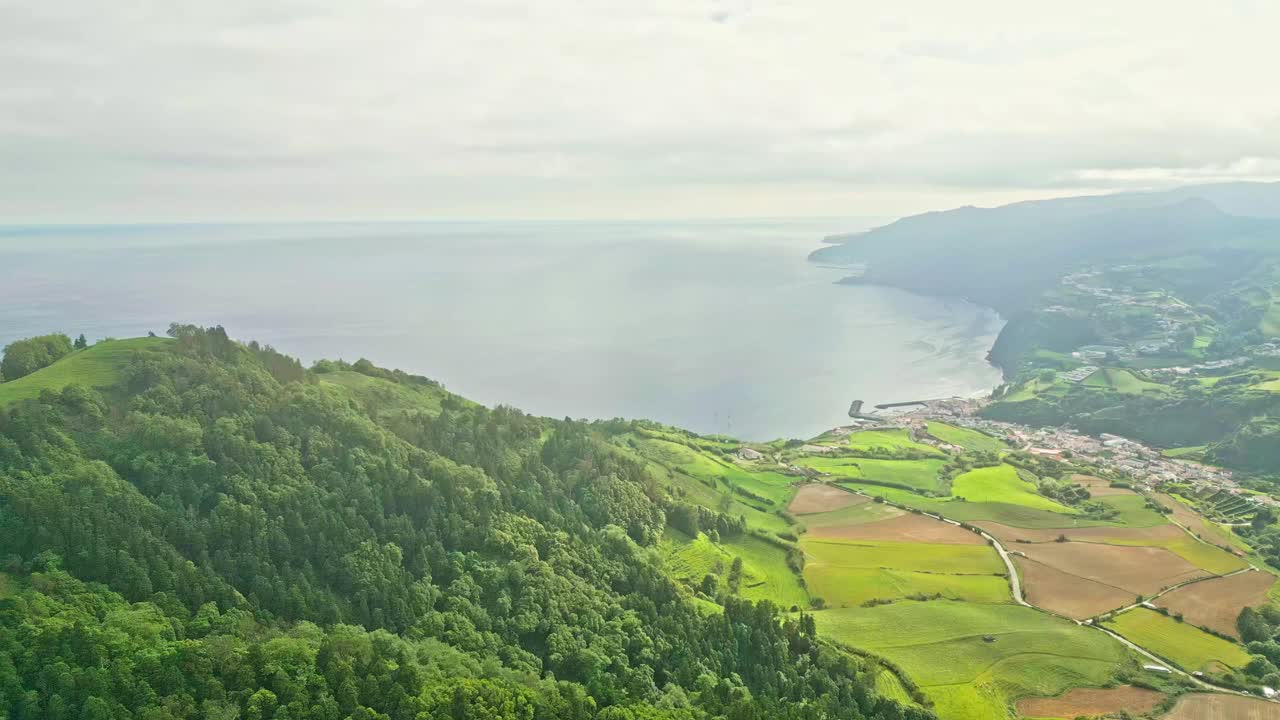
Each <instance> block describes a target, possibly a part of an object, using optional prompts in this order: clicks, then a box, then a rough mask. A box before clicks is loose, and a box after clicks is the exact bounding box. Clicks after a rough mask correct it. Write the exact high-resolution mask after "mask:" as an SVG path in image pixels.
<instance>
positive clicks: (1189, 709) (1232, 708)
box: [1163, 693, 1280, 720]
mask: <svg viewBox="0 0 1280 720" xmlns="http://www.w3.org/2000/svg"><path fill="white" fill-rule="evenodd" d="M1163 720H1280V703H1273V702H1268V701H1266V700H1261V699H1257V698H1247V697H1240V696H1239V695H1216V694H1208V693H1193V694H1190V695H1183V696H1182V697H1180V698H1178V704H1177V705H1174V706H1173V710H1170V711H1169V714H1168V715H1165V716H1164V718H1163Z"/></svg>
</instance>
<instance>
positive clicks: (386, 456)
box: [0, 326, 933, 720]
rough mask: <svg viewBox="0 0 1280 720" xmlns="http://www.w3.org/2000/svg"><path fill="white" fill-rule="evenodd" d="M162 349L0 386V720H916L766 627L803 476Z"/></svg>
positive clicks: (805, 639) (853, 668)
mask: <svg viewBox="0 0 1280 720" xmlns="http://www.w3.org/2000/svg"><path fill="white" fill-rule="evenodd" d="M171 332H172V334H173V335H174V339H172V340H168V339H144V340H134V341H111V342H103V343H99V344H98V345H96V346H93V347H91V348H89V349H87V350H84V351H81V352H79V353H76V354H73V355H70V356H67V357H65V358H64V359H62V360H60V361H58V362H57V363H55V364H53V365H51V366H49V367H47V368H44V369H42V370H39V371H37V372H35V373H33V374H31V375H29V376H27V377H24V378H21V379H19V380H17V381H14V382H13V383H6V384H5V385H3V386H0V388H3V392H4V393H5V396H4V397H5V400H4V402H3V403H0V548H3V553H0V555H2V556H3V558H4V567H3V573H2V574H0V716H4V717H8V718H22V719H27V718H81V717H83V718H110V719H112V720H116V719H119V720H124V719H126V718H127V719H133V718H137V719H139V720H144V719H145V720H176V719H182V720H188V719H189V720H196V719H197V718H227V719H230V718H246V719H249V718H252V719H253V720H265V719H267V718H270V719H272V720H285V719H288V720H423V719H425V718H445V717H453V718H480V717H483V718H493V719H494V720H508V719H510V720H517V719H519V720H539V719H545V720H552V719H555V720H559V719H561V718H564V719H567V720H631V719H635V720H641V719H643V720H702V719H703V718H705V719H707V720H710V719H712V718H721V717H735V718H760V719H761V720H763V718H788V719H793V720H816V719H817V718H832V719H843V720H859V719H864V718H867V719H879V718H884V719H886V720H890V719H891V720H926V719H927V718H931V717H933V716H932V715H931V714H930V713H929V712H928V711H927V710H925V709H923V708H921V707H918V706H911V707H903V706H900V705H899V704H898V702H897V700H903V701H910V699H911V698H910V697H909V696H908V694H907V693H906V692H905V691H904V689H903V687H902V686H901V685H900V684H897V683H894V682H888V681H886V680H885V679H884V678H883V675H884V673H885V672H886V669H885V667H884V666H883V665H882V664H880V663H879V662H878V661H876V660H874V659H872V658H867V657H863V656H859V655H853V654H849V653H846V652H845V651H844V650H841V649H838V648H837V647H835V646H833V645H831V644H829V643H826V642H823V641H820V640H819V638H818V637H817V634H816V630H815V628H814V625H813V623H812V620H811V619H808V618H807V617H806V618H799V617H795V616H792V615H789V614H784V613H783V612H780V611H779V609H778V607H777V605H778V604H779V603H781V604H783V605H784V606H785V608H786V609H790V607H792V606H798V607H802V606H804V605H805V604H806V602H807V595H806V593H805V590H804V588H803V585H802V584H801V582H800V576H799V575H798V573H797V572H796V570H795V569H794V568H793V564H795V563H798V562H800V561H799V559H798V557H797V555H796V552H794V551H792V550H790V549H789V548H791V547H792V546H791V545H790V544H789V543H788V541H786V540H784V539H783V538H781V537H780V535H785V534H787V533H788V532H790V531H797V532H799V531H800V528H799V527H798V526H796V525H794V523H793V521H792V520H791V519H789V518H788V517H787V516H786V514H785V512H783V510H782V508H783V507H784V506H785V502H786V499H787V498H788V497H789V495H790V492H791V490H790V483H791V482H792V480H793V479H792V478H791V477H789V476H785V475H781V474H779V473H777V472H775V471H773V470H769V469H765V468H761V469H752V468H748V467H741V466H739V465H737V464H735V463H734V462H733V461H732V460H731V459H730V457H729V456H728V454H727V453H725V452H724V448H721V447H718V446H716V445H715V444H714V443H711V444H708V443H695V442H692V441H690V444H691V445H692V446H694V447H697V448H698V449H697V450H690V452H689V453H685V452H682V450H687V449H688V446H685V445H683V444H681V442H683V441H684V437H683V436H682V435H679V434H678V433H677V434H672V435H671V436H670V437H668V438H658V437H649V436H647V435H646V431H647V426H645V425H643V424H640V423H629V422H621V421H615V422H599V423H584V422H575V421H568V420H563V421H562V420H551V419H545V418H536V417H530V416H528V415H525V414H523V413H521V412H519V411H516V410H512V409H509V408H497V409H492V410H491V409H488V408H484V407H481V406H478V405H476V404H474V403H471V402H468V401H466V400H464V399H462V398H458V397H456V396H454V395H451V394H449V393H447V392H445V391H444V390H443V389H441V388H440V386H439V385H437V384H436V383H433V382H431V381H430V380H427V379H426V378H421V377H416V376H412V375H408V374H406V373H400V372H396V371H387V370H383V369H381V368H377V367H375V366H373V365H372V364H371V363H368V362H367V361H360V362H357V363H355V364H346V363H337V362H325V363H319V364H317V365H316V366H315V367H314V368H313V369H310V370H308V369H304V368H302V367H301V366H300V365H299V364H298V363H297V362H296V361H294V360H292V359H290V358H287V357H285V356H283V355H280V354H279V353H276V352H274V351H273V350H271V349H270V348H265V347H260V346H258V345H256V344H250V345H241V344H237V343H234V342H232V341H230V340H229V339H228V338H227V336H226V334H225V332H224V331H223V330H222V329H221V328H209V329H201V328H196V327H191V326H175V327H174V328H172V329H171ZM126 383H127V387H126ZM46 390H47V391H48V392H43V391H46ZM668 445H674V446H675V449H673V448H672V447H667V446H668ZM647 452H652V453H653V454H654V456H655V457H656V458H657V459H654V458H650V457H648V456H646V455H645V453H647ZM664 463H665V464H664ZM699 489H700V490H699ZM699 493H701V494H699ZM735 503H736V504H735ZM757 506H758V507H757ZM736 507H741V508H743V509H744V512H743V513H737V514H729V513H727V512H724V511H723V510H733V509H734V508H736ZM748 508H750V509H751V512H752V513H753V514H752V515H751V518H752V524H751V525H748V524H747V519H746V513H745V510H746V509H748ZM766 527H771V528H776V531H770V530H768V529H766ZM680 533H683V538H684V539H683V540H680V539H679V538H680V537H681V536H680ZM664 537H665V538H667V540H665V541H664V539H663V538H664ZM673 538H674V539H676V540H674V541H673V540H672V539H673ZM695 538H696V541H695V540H694V539H695ZM673 542H674V543H675V545H687V548H686V549H681V548H680V547H675V546H674V545H673ZM735 560H741V569H740V575H739V576H738V577H736V578H733V579H732V580H733V581H732V582H731V578H730V577H729V575H730V574H731V573H732V572H733V570H734V567H733V566H734V565H735V564H736V563H735ZM717 573H718V575H717ZM708 574H711V575H712V580H711V581H710V582H709V583H704V582H703V580H704V579H705V577H699V575H702V576H706V575H708ZM686 580H687V581H688V582H686ZM757 599H759V600H761V602H759V603H756V602H753V601H754V600H757ZM876 688H883V689H884V691H885V693H886V695H887V697H886V696H881V695H878V694H877V693H876Z"/></svg>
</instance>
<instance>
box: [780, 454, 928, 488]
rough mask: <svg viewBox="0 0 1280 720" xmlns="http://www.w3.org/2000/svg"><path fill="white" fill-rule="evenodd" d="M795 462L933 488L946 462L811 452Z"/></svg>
mask: <svg viewBox="0 0 1280 720" xmlns="http://www.w3.org/2000/svg"><path fill="white" fill-rule="evenodd" d="M796 464H797V465H802V466H804V467H811V468H813V469H814V470H817V471H818V472H823V473H828V474H830V475H835V476H836V477H841V478H846V479H850V480H870V481H876V482H884V483H892V484H894V485H905V486H906V487H910V488H915V489H917V490H928V491H936V490H938V488H939V484H938V473H939V472H940V471H941V470H942V466H943V465H945V464H946V462H945V461H943V460H877V459H873V458H854V457H838V458H831V457H821V456H810V457H804V458H801V459H799V460H797V461H796Z"/></svg>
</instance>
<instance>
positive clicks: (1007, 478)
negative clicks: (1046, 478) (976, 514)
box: [951, 465, 1076, 515]
mask: <svg viewBox="0 0 1280 720" xmlns="http://www.w3.org/2000/svg"><path fill="white" fill-rule="evenodd" d="M951 494H952V495H953V496H955V497H962V498H964V499H965V501H966V502H975V503H983V502H989V503H1001V504H1007V505H1022V506H1023V507H1028V508H1032V509H1035V510H1047V511H1049V512H1058V513H1062V514H1064V515H1073V514H1075V512H1076V511H1075V510H1072V509H1071V508H1068V507H1066V506H1064V505H1062V504H1060V503H1057V502H1054V501H1053V500H1050V499H1049V498H1047V497H1045V496H1043V495H1039V494H1037V493H1036V491H1035V485H1033V484H1031V483H1029V482H1027V481H1026V480H1023V479H1022V478H1020V477H1018V473H1017V471H1015V470H1014V469H1013V468H1012V467H1010V466H1008V465H996V466H994V467H984V468H979V469H977V470H970V471H969V472H967V473H965V474H963V475H961V476H960V477H957V478H956V479H955V482H954V483H953V484H952V486H951Z"/></svg>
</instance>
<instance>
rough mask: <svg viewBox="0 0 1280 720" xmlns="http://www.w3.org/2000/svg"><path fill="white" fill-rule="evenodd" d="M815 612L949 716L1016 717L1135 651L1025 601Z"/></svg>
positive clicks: (1104, 677) (830, 629)
mask: <svg viewBox="0 0 1280 720" xmlns="http://www.w3.org/2000/svg"><path fill="white" fill-rule="evenodd" d="M814 618H815V620H816V621H817V624H818V629H819V631H820V632H822V633H823V634H827V635H829V636H831V637H832V638H833V639H835V640H838V641H842V642H845V643H847V644H850V645H854V646H857V647H864V648H867V649H868V650H870V651H872V652H874V653H876V654H878V655H881V656H883V657H885V658H888V659H889V660H891V661H893V662H894V663H896V664H897V665H898V666H899V667H901V668H902V669H903V671H904V672H906V674H907V675H908V677H910V678H911V679H912V680H913V681H915V682H916V683H917V684H918V685H919V686H920V688H921V690H923V691H924V693H925V695H926V696H927V697H929V698H930V699H931V700H932V701H933V702H934V703H935V711H936V712H937V714H938V717H940V718H947V719H948V720H971V719H972V720H988V719H989V718H1004V717H1009V716H1010V714H1011V708H1010V705H1011V703H1012V701H1014V700H1016V699H1017V698H1019V697H1023V696H1026V695H1058V694H1060V693H1062V692H1065V691H1067V690H1069V689H1071V688H1073V687H1080V686H1089V685H1093V686H1098V685H1102V684H1104V683H1106V682H1107V681H1108V680H1110V679H1111V677H1112V675H1113V674H1114V672H1115V670H1116V669H1117V667H1118V666H1119V665H1120V664H1122V663H1124V662H1126V657H1127V656H1126V653H1125V651H1124V649H1123V647H1122V646H1121V645H1120V644H1119V643H1118V642H1116V641H1115V640H1114V639H1112V638H1109V637H1107V636H1106V635H1105V634H1103V633H1099V632H1097V631H1095V630H1089V629H1086V628H1082V627H1079V626H1077V625H1075V624H1073V623H1070V622H1067V621H1065V620H1061V619H1058V618H1054V617H1052V616H1050V615H1046V614H1044V613H1042V612H1038V611H1036V610H1032V609H1030V608H1025V607H1022V606H1019V605H1008V604H999V605H992V604H977V603H965V602H952V601H946V600H938V601H931V602H913V601H902V602H897V603H893V604H891V605H881V606H877V607H871V608H852V609H834V610H823V611H820V612H816V613H814ZM988 636H989V637H990V638H991V640H990V641H988V640H986V639H985V638H986V637H988Z"/></svg>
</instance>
